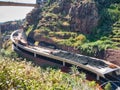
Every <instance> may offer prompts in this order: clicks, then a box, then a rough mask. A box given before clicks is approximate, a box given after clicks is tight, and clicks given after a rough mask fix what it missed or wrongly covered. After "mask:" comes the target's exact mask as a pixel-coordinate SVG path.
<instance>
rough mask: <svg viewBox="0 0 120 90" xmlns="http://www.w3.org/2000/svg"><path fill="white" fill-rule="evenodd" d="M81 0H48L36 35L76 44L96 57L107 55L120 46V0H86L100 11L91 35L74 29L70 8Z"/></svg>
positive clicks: (73, 45) (79, 48)
mask: <svg viewBox="0 0 120 90" xmlns="http://www.w3.org/2000/svg"><path fill="white" fill-rule="evenodd" d="M79 2H80V0H63V1H62V2H59V0H48V2H47V4H45V7H43V8H42V12H41V13H40V14H38V15H41V16H40V17H41V18H40V19H39V21H37V22H38V23H37V25H36V27H35V28H36V29H35V30H34V32H35V36H39V35H41V36H45V37H46V38H49V39H52V41H54V42H55V43H57V44H60V45H64V46H70V47H73V48H75V49H78V50H79V51H80V52H81V53H82V54H85V55H89V56H95V57H100V56H101V55H103V54H104V50H106V49H108V48H112V49H114V48H120V1H119V0H86V2H94V3H96V6H97V8H98V14H99V22H98V26H97V27H96V28H94V29H93V30H92V31H91V32H90V33H89V34H84V33H82V32H77V30H73V31H71V29H70V28H71V27H72V23H71V18H72V17H71V16H70V15H69V12H68V11H69V10H67V9H66V8H69V5H73V6H74V5H77V3H79ZM65 3H66V4H65ZM64 4H65V5H68V7H65V6H64ZM77 17H78V16H77ZM78 22H79V20H78ZM73 24H74V22H73ZM28 31H30V30H28ZM83 32H84V31H83ZM37 41H38V39H37ZM101 58H102V57H101Z"/></svg>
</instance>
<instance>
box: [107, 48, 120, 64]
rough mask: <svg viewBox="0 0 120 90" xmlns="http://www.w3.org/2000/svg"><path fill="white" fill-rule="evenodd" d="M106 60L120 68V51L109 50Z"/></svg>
mask: <svg viewBox="0 0 120 90" xmlns="http://www.w3.org/2000/svg"><path fill="white" fill-rule="evenodd" d="M105 60H107V61H110V62H112V63H114V64H117V65H119V66H120V49H118V50H114V49H108V50H106V52H105Z"/></svg>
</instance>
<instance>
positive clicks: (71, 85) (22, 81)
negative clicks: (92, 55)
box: [0, 56, 97, 90]
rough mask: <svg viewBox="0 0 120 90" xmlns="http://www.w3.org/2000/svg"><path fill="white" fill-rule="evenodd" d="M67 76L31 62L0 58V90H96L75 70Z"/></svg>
mask: <svg viewBox="0 0 120 90" xmlns="http://www.w3.org/2000/svg"><path fill="white" fill-rule="evenodd" d="M72 71H73V73H71V74H67V73H63V72H61V71H60V70H55V69H52V68H46V69H42V68H41V67H37V66H34V65H33V64H32V63H31V62H26V61H20V60H19V59H12V58H7V57H2V56H0V89H1V90H13V89H14V90H73V89H74V90H96V89H97V87H96V85H97V84H96V83H95V82H89V81H87V80H86V77H85V74H83V73H81V74H80V73H79V72H78V71H77V70H76V69H75V68H73V69H72Z"/></svg>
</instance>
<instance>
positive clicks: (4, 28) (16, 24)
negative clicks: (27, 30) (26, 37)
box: [0, 21, 23, 33]
mask: <svg viewBox="0 0 120 90" xmlns="http://www.w3.org/2000/svg"><path fill="white" fill-rule="evenodd" d="M22 24H23V21H9V22H5V23H2V24H1V25H0V26H1V32H2V33H4V32H9V31H13V30H17V29H19V28H21V26H22Z"/></svg>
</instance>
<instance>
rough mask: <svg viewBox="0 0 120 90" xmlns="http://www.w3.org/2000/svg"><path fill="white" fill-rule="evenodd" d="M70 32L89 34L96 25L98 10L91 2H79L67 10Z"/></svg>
mask: <svg viewBox="0 0 120 90" xmlns="http://www.w3.org/2000/svg"><path fill="white" fill-rule="evenodd" d="M69 15H70V17H71V21H70V28H71V31H78V32H81V33H87V34H89V33H90V32H91V30H92V29H93V28H94V27H96V26H97V24H98V19H99V18H98V10H97V8H96V5H95V3H93V2H81V3H76V4H75V5H72V6H71V8H70V9H69Z"/></svg>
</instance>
